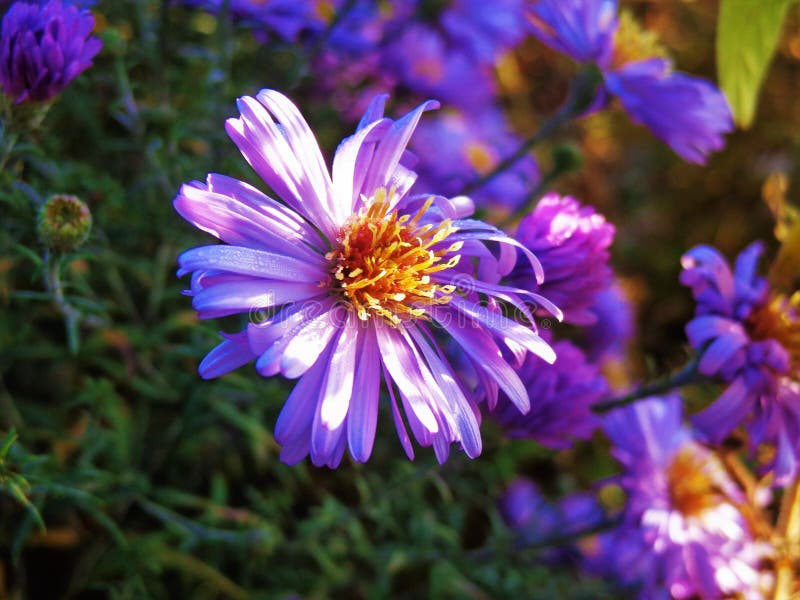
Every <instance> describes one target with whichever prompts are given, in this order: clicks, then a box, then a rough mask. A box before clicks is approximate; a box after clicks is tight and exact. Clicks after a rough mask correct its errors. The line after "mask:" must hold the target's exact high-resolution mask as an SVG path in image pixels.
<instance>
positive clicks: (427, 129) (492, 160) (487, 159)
mask: <svg viewBox="0 0 800 600" xmlns="http://www.w3.org/2000/svg"><path fill="white" fill-rule="evenodd" d="M521 143H522V142H521V140H520V139H519V138H518V137H517V136H516V135H514V134H513V133H512V132H511V130H510V128H509V126H508V124H507V123H506V121H505V118H504V116H503V113H502V112H501V111H500V110H499V109H497V110H495V109H484V110H483V111H481V112H480V113H478V114H477V115H470V116H467V115H466V114H464V113H463V112H462V111H459V110H453V111H447V112H442V113H440V114H438V115H436V117H434V118H432V119H428V120H426V121H424V122H422V123H420V126H419V129H418V130H417V132H416V135H415V136H414V139H413V141H412V142H411V150H412V151H413V152H414V154H415V155H416V156H418V157H419V158H420V164H419V166H418V167H417V171H418V172H419V179H418V180H417V183H416V187H415V188H414V189H415V190H418V191H420V192H425V191H428V190H436V191H438V192H439V193H441V194H444V195H447V196H449V195H454V194H458V193H459V192H460V191H461V190H463V189H464V187H465V186H466V185H467V184H469V183H470V182H472V181H474V180H475V179H477V178H478V177H479V176H480V175H484V174H486V173H488V172H490V171H491V170H492V169H493V168H494V167H495V166H496V165H497V164H498V163H499V162H500V161H501V160H503V159H505V158H506V157H508V156H509V155H510V154H511V153H513V152H514V151H515V150H516V149H517V148H518V147H519V145H520V144H521ZM538 180H539V169H538V166H537V164H536V160H535V159H534V158H533V157H532V156H527V157H524V158H522V159H520V160H519V161H517V162H516V163H515V164H514V166H513V167H511V168H510V169H508V170H506V171H504V172H503V173H502V174H500V175H498V176H497V177H495V178H494V179H492V180H491V181H489V182H488V183H487V184H486V185H484V186H481V188H480V189H478V190H476V191H475V192H474V193H472V194H470V197H471V198H472V199H473V200H474V201H475V203H476V204H477V205H478V206H481V207H493V208H498V209H504V210H506V211H509V210H515V209H517V208H519V206H520V205H522V204H523V203H524V202H525V200H526V199H527V196H528V194H529V193H530V190H531V189H532V188H534V187H535V186H536V184H537V183H538Z"/></svg>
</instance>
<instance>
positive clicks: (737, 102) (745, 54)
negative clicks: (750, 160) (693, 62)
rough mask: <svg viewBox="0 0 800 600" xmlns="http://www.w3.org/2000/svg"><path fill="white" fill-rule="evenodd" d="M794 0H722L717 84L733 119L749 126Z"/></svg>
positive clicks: (718, 34)
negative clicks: (726, 100) (718, 83)
mask: <svg viewBox="0 0 800 600" xmlns="http://www.w3.org/2000/svg"><path fill="white" fill-rule="evenodd" d="M795 2H796V0H722V2H721V4H720V9H719V22H718V27H717V70H718V72H719V80H720V87H721V88H722V90H723V91H724V92H725V95H726V96H727V98H728V102H729V103H730V105H731V111H732V112H733V116H734V120H735V121H736V123H737V124H738V125H739V126H740V127H744V128H747V127H749V126H750V125H751V124H752V122H753V119H754V118H755V115H756V107H757V106H758V95H759V92H760V91H761V86H762V84H763V83H764V79H765V77H766V75H767V68H768V67H769V63H770V61H771V60H772V56H773V54H774V53H775V48H776V46H777V44H778V37H779V36H780V33H781V27H782V25H783V21H784V18H785V16H786V12H787V10H788V9H789V6H791V5H792V4H793V3H795Z"/></svg>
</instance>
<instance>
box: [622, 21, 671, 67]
mask: <svg viewBox="0 0 800 600" xmlns="http://www.w3.org/2000/svg"><path fill="white" fill-rule="evenodd" d="M668 57H669V54H668V52H667V50H666V48H664V46H662V45H661V42H659V40H658V36H657V35H656V34H655V33H653V32H652V31H647V30H645V29H642V26H641V25H639V23H638V22H637V21H636V19H634V18H633V16H632V15H631V14H630V13H629V12H628V11H625V10H623V11H621V12H620V14H619V26H618V27H617V31H616V32H615V33H614V53H613V55H612V57H611V67H612V68H614V69H619V68H620V67H623V66H625V65H627V64H628V63H632V62H638V61H641V60H647V59H648V58H668Z"/></svg>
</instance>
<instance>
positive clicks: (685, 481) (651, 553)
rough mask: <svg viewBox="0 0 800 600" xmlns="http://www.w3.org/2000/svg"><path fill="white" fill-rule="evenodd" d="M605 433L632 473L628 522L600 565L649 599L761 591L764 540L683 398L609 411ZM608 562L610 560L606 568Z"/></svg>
mask: <svg viewBox="0 0 800 600" xmlns="http://www.w3.org/2000/svg"><path fill="white" fill-rule="evenodd" d="M606 431H607V432H608V435H609V437H610V438H611V441H612V443H613V445H614V446H613V449H612V454H613V455H614V456H615V457H616V458H617V459H618V460H619V461H620V463H622V466H623V468H624V471H623V473H622V475H621V476H620V478H619V480H618V481H619V483H620V485H621V486H622V488H623V489H624V490H625V492H626V493H627V495H628V500H627V505H626V507H625V512H624V522H623V524H622V525H621V526H620V528H619V529H618V530H617V531H615V532H613V533H611V534H609V535H607V536H605V538H604V541H605V543H604V544H603V547H604V550H605V551H606V552H605V553H603V554H601V555H600V556H599V557H598V561H599V562H597V563H596V564H595V565H594V568H595V570H599V571H603V570H606V571H607V572H610V573H614V574H617V575H618V576H620V577H621V578H622V580H623V581H625V582H628V583H632V582H634V581H637V580H638V583H640V584H641V585H643V586H644V587H643V589H642V595H641V597H642V598H654V597H658V596H657V594H658V593H660V592H662V591H663V590H668V591H669V594H670V597H672V598H702V599H704V600H705V599H709V600H710V599H716V598H722V597H728V596H732V595H737V594H742V596H743V597H747V598H757V597H761V595H760V593H759V591H763V590H761V585H762V584H763V583H764V576H763V574H762V573H761V572H760V570H759V565H760V563H761V562H762V561H763V560H764V559H765V558H766V557H767V555H768V553H769V552H770V548H769V546H768V545H766V544H764V543H762V542H758V541H756V540H755V539H754V538H753V534H752V532H751V530H750V526H749V525H748V521H747V519H746V518H745V515H744V514H743V513H742V512H741V511H740V508H739V507H740V506H743V505H744V504H746V502H747V500H746V499H745V497H744V493H743V492H742V491H741V490H740V489H739V488H738V487H737V486H736V484H735V483H734V482H733V481H732V480H731V479H730V477H729V476H728V474H727V472H726V470H725V467H724V466H723V465H722V463H721V462H720V461H719V459H717V457H716V456H715V455H714V454H712V453H711V452H710V451H709V450H708V449H706V448H705V447H704V446H702V445H700V444H699V443H697V442H696V441H695V440H694V439H693V437H692V433H691V432H690V431H689V429H687V428H686V427H685V426H684V425H683V423H682V420H681V401H680V399H679V398H676V397H673V398H667V399H660V398H651V399H648V400H645V401H640V402H637V403H636V404H635V405H631V406H628V407H625V408H623V409H618V410H616V411H614V412H612V413H610V414H609V415H608V417H607V420H606ZM600 563H605V569H603V568H599V567H601V564H600Z"/></svg>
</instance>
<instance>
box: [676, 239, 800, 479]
mask: <svg viewBox="0 0 800 600" xmlns="http://www.w3.org/2000/svg"><path fill="white" fill-rule="evenodd" d="M763 249H764V248H763V245H762V244H761V243H759V242H756V243H753V244H751V245H750V246H748V247H747V248H746V249H745V250H744V251H743V252H742V253H741V254H740V255H739V257H738V258H737V259H736V265H735V268H734V270H733V271H731V268H730V266H729V265H728V263H727V262H726V261H725V259H724V258H723V257H722V255H720V253H719V252H718V251H717V250H716V249H714V248H712V247H710V246H697V247H696V248H693V249H692V250H690V251H689V252H687V253H686V254H685V255H684V256H683V259H682V260H681V262H682V264H683V272H682V273H681V276H680V280H681V283H683V284H684V285H686V286H688V287H690V288H691V290H692V294H693V295H694V297H695V300H697V309H696V316H695V318H694V319H692V320H691V321H690V322H689V323H688V325H687V326H686V334H687V336H688V338H689V342H690V343H691V345H692V347H693V348H695V349H696V350H697V351H698V352H701V354H702V357H701V360H700V364H699V370H700V372H701V373H703V374H704V375H709V376H716V377H719V378H720V379H721V380H722V381H724V382H726V383H728V384H729V385H728V387H727V389H726V390H725V391H724V392H723V394H722V395H721V396H720V397H719V398H718V399H717V400H716V401H715V402H714V403H713V404H711V406H709V407H708V408H706V409H705V410H703V411H702V412H700V413H699V414H698V415H696V416H695V418H694V421H695V424H696V425H697V427H698V428H699V429H700V430H701V431H702V432H703V433H704V434H705V435H707V436H708V438H709V439H710V440H712V441H715V442H719V441H721V440H722V439H723V438H724V437H725V436H726V435H728V433H730V432H731V431H732V430H733V429H735V428H736V427H737V426H738V425H740V424H742V423H744V424H745V426H746V428H747V431H748V433H749V434H750V443H751V445H752V446H753V449H755V447H756V446H758V445H761V444H765V443H766V444H772V445H773V446H774V447H775V450H776V453H775V458H774V461H773V462H772V464H771V465H770V466H771V468H773V469H774V470H775V480H776V483H778V485H785V484H786V483H787V482H789V481H791V480H792V479H793V478H794V477H796V476H797V474H798V472H800V468H799V467H798V458H799V457H800V295H798V294H795V296H793V297H792V298H787V297H786V296H784V295H782V294H779V293H777V292H775V291H772V290H770V286H769V283H768V282H767V280H766V279H764V278H762V277H759V276H758V275H757V274H756V269H757V267H758V259H759V257H760V256H761V253H762V252H763Z"/></svg>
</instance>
